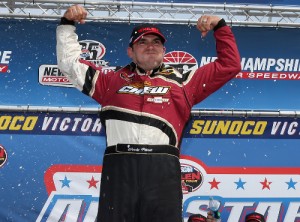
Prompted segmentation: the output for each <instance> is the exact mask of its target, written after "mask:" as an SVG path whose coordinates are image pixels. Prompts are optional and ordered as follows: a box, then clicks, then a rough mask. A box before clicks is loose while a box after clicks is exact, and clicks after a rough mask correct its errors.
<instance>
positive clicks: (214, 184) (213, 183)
mask: <svg viewBox="0 0 300 222" xmlns="http://www.w3.org/2000/svg"><path fill="white" fill-rule="evenodd" d="M208 183H210V189H211V190H212V189H213V188H216V189H219V187H218V185H219V183H221V182H217V181H216V179H215V178H214V179H213V181H212V182H208Z"/></svg>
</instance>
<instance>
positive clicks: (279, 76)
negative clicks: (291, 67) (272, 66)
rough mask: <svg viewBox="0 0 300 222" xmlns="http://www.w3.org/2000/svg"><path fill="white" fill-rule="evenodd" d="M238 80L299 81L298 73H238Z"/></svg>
mask: <svg viewBox="0 0 300 222" xmlns="http://www.w3.org/2000/svg"><path fill="white" fill-rule="evenodd" d="M236 78H238V79H263V80H300V73H292V72H286V73H283V72H240V73H239V74H237V75H236Z"/></svg>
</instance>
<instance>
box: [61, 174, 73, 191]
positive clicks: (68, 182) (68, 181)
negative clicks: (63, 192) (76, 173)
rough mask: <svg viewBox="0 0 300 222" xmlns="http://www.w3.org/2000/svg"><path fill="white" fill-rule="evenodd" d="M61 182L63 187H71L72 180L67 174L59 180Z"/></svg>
mask: <svg viewBox="0 0 300 222" xmlns="http://www.w3.org/2000/svg"><path fill="white" fill-rule="evenodd" d="M59 181H60V182H61V188H63V187H69V188H70V182H71V180H68V178H67V176H65V178H64V179H63V180H59Z"/></svg>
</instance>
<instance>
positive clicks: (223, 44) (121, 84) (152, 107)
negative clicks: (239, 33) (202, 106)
mask: <svg viewBox="0 0 300 222" xmlns="http://www.w3.org/2000/svg"><path fill="white" fill-rule="evenodd" d="M223 21H224V20H223ZM224 23H225V22H223V25H221V26H219V27H218V28H217V29H215V31H214V36H215V39H216V50H217V57H218V58H217V59H216V60H215V61H214V62H211V63H209V64H206V65H204V66H202V67H200V68H198V69H197V70H194V71H190V72H188V73H185V74H182V73H180V72H179V71H177V70H176V69H174V68H173V67H170V66H167V65H164V64H162V65H161V66H160V67H158V68H157V69H155V70H152V71H151V72H145V71H143V70H142V69H140V68H139V67H137V66H136V65H135V64H134V63H131V64H129V65H127V66H125V67H123V68H121V69H119V70H117V71H113V70H109V69H105V68H101V67H96V66H94V65H93V64H92V63H89V62H87V61H84V60H81V59H80V54H81V46H80V45H79V43H78V40H77V38H78V37H77V35H76V33H75V26H72V25H60V26H58V28H57V58H58V66H59V69H60V70H61V71H62V73H63V74H64V75H66V76H68V78H69V80H70V81H71V82H72V83H73V84H74V85H75V86H76V87H77V88H78V89H79V90H81V91H82V92H83V93H85V94H86V95H88V96H90V97H92V98H93V99H94V100H96V101H97V102H98V103H99V104H101V121H102V123H103V126H104V127H105V130H106V139H107V149H106V151H105V155H104V159H103V171H102V179H101V191H100V200H99V211H98V220H99V221H101V222H120V221H122V222H123V221H124V222H125V221H126V222H158V221H166V222H181V221H182V188H181V172H180V162H179V145H180V140H181V137H182V132H183V129H184V127H185V125H186V123H187V121H188V119H189V117H190V113H191V109H192V107H193V105H195V104H197V103H199V102H201V101H202V100H204V99H205V98H206V97H208V96H209V95H210V94H212V93H213V92H215V91H216V90H218V89H219V88H220V87H222V86H223V85H224V84H225V83H226V82H228V81H229V80H230V79H232V78H233V77H234V76H235V75H236V74H237V73H238V72H239V71H240V56H239V52H238V49H237V46H236V42H235V38H234V36H233V33H232V31H231V29H230V27H228V26H226V24H224Z"/></svg>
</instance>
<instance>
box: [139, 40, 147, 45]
mask: <svg viewBox="0 0 300 222" xmlns="http://www.w3.org/2000/svg"><path fill="white" fill-rule="evenodd" d="M138 44H139V45H145V44H146V43H145V41H139V42H138Z"/></svg>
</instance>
